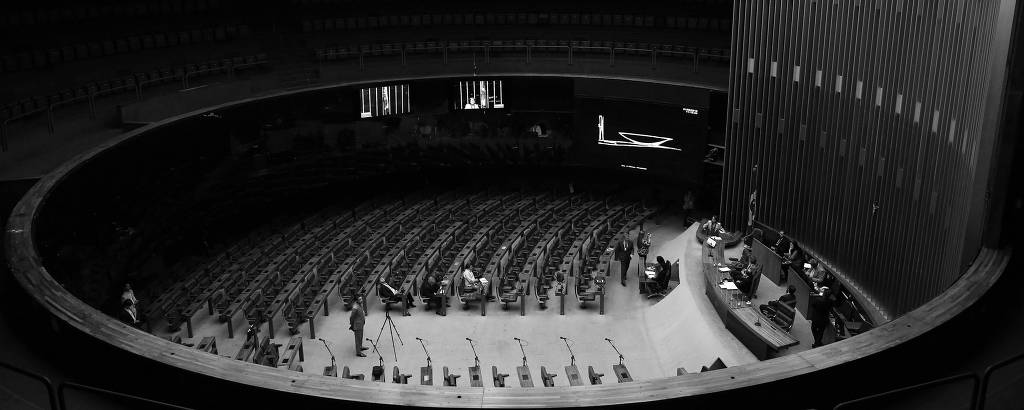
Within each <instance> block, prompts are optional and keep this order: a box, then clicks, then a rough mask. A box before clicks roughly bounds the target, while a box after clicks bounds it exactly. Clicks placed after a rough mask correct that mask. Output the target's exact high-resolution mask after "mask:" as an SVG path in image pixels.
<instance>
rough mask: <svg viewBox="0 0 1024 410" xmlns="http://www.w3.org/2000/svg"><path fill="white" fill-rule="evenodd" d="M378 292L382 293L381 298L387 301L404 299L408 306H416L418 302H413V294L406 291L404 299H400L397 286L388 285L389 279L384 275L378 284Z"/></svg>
mask: <svg viewBox="0 0 1024 410" xmlns="http://www.w3.org/2000/svg"><path fill="white" fill-rule="evenodd" d="M377 293H378V294H379V295H380V299H381V300H382V301H384V302H385V303H387V302H400V301H404V302H405V306H406V307H411V308H414V307H416V304H415V303H413V299H412V295H411V294H408V293H406V294H405V298H404V299H403V300H398V299H399V298H398V297H397V296H398V291H397V290H395V288H393V287H391V285H388V281H387V280H386V279H384V277H383V276H382V277H381V278H380V280H379V281H378V284H377Z"/></svg>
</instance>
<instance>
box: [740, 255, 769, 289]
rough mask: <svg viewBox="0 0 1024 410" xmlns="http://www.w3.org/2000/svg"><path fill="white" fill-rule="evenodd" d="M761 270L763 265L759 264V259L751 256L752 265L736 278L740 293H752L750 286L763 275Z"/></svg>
mask: <svg viewBox="0 0 1024 410" xmlns="http://www.w3.org/2000/svg"><path fill="white" fill-rule="evenodd" d="M761 270H762V269H761V265H758V264H757V257H756V256H751V257H750V264H749V265H747V267H746V268H744V269H743V270H742V271H740V274H739V275H738V277H734V279H735V282H736V288H738V289H739V290H740V292H743V293H744V294H748V293H750V286H751V285H752V284H753V282H754V278H756V277H757V276H759V275H761Z"/></svg>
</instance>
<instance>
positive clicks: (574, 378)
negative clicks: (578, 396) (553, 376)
mask: <svg viewBox="0 0 1024 410" xmlns="http://www.w3.org/2000/svg"><path fill="white" fill-rule="evenodd" d="M565 378H566V379H569V385H570V386H582V385H583V379H581V378H580V369H577V368H576V365H574V364H573V365H569V366H565Z"/></svg>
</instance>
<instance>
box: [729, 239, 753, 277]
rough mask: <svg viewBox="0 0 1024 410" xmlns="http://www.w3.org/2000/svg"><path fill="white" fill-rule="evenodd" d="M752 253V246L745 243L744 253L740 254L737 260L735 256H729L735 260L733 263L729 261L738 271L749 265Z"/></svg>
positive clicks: (731, 266) (730, 265)
mask: <svg viewBox="0 0 1024 410" xmlns="http://www.w3.org/2000/svg"><path fill="white" fill-rule="evenodd" d="M751 255H752V251H751V250H750V247H749V246H746V245H744V246H743V253H741V254H740V259H739V260H736V259H735V258H729V259H731V260H733V261H732V263H729V267H730V268H732V269H733V270H737V271H740V270H743V269H744V268H746V267H747V265H749V264H750V256H751Z"/></svg>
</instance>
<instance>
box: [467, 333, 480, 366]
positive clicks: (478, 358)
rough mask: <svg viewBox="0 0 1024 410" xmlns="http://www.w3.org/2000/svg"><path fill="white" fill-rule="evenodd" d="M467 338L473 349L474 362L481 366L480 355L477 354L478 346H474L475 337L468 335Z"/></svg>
mask: <svg viewBox="0 0 1024 410" xmlns="http://www.w3.org/2000/svg"><path fill="white" fill-rule="evenodd" d="M466 340H467V341H469V348H470V349H473V364H474V365H476V367H480V356H477V354H476V347H475V346H473V339H470V338H468V337H467V338H466Z"/></svg>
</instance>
